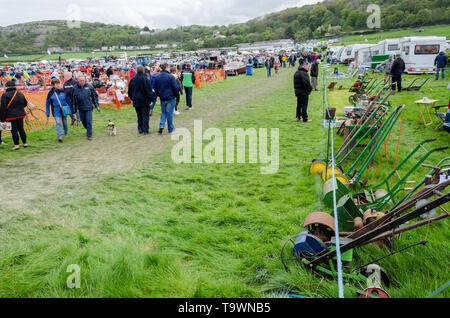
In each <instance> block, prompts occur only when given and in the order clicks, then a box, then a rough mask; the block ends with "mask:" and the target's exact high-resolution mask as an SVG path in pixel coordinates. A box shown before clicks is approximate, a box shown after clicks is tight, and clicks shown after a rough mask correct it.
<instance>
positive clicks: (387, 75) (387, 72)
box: [375, 55, 394, 85]
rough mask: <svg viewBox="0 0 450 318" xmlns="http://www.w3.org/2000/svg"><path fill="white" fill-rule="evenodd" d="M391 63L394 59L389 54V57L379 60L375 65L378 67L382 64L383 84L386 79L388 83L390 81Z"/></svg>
mask: <svg viewBox="0 0 450 318" xmlns="http://www.w3.org/2000/svg"><path fill="white" fill-rule="evenodd" d="M392 64H394V61H393V59H392V55H389V59H387V60H386V61H383V62H381V63H380V64H378V65H377V67H375V69H376V70H377V69H379V68H380V67H381V66H384V82H383V85H386V80H387V81H388V82H389V83H390V82H391V69H392Z"/></svg>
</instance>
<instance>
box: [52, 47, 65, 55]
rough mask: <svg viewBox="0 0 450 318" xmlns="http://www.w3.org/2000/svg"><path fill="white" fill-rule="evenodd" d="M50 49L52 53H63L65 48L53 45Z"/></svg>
mask: <svg viewBox="0 0 450 318" xmlns="http://www.w3.org/2000/svg"><path fill="white" fill-rule="evenodd" d="M48 51H50V52H51V53H61V52H63V51H64V50H63V49H62V48H60V47H59V46H53V47H49V48H48Z"/></svg>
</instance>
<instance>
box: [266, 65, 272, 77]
mask: <svg viewBox="0 0 450 318" xmlns="http://www.w3.org/2000/svg"><path fill="white" fill-rule="evenodd" d="M266 69H267V77H270V76H271V72H272V69H271V68H270V67H266Z"/></svg>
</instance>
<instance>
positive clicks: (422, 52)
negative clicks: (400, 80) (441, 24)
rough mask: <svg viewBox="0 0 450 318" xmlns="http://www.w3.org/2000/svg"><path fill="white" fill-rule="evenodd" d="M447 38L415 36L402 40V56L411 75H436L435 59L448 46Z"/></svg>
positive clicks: (406, 69)
mask: <svg viewBox="0 0 450 318" xmlns="http://www.w3.org/2000/svg"><path fill="white" fill-rule="evenodd" d="M446 41H447V40H446V38H445V37H438V36H415V37H404V38H402V39H401V40H400V47H401V56H402V58H403V60H404V61H405V71H406V72H407V73H409V74H423V73H434V72H435V71H436V68H435V66H434V59H435V58H436V55H438V54H439V52H441V51H444V50H445V49H446V46H447V42H446Z"/></svg>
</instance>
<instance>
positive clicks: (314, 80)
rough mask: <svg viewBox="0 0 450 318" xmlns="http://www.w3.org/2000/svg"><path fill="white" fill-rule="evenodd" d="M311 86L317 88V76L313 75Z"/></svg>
mask: <svg viewBox="0 0 450 318" xmlns="http://www.w3.org/2000/svg"><path fill="white" fill-rule="evenodd" d="M311 86H312V88H313V89H314V90H317V77H315V76H311Z"/></svg>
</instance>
